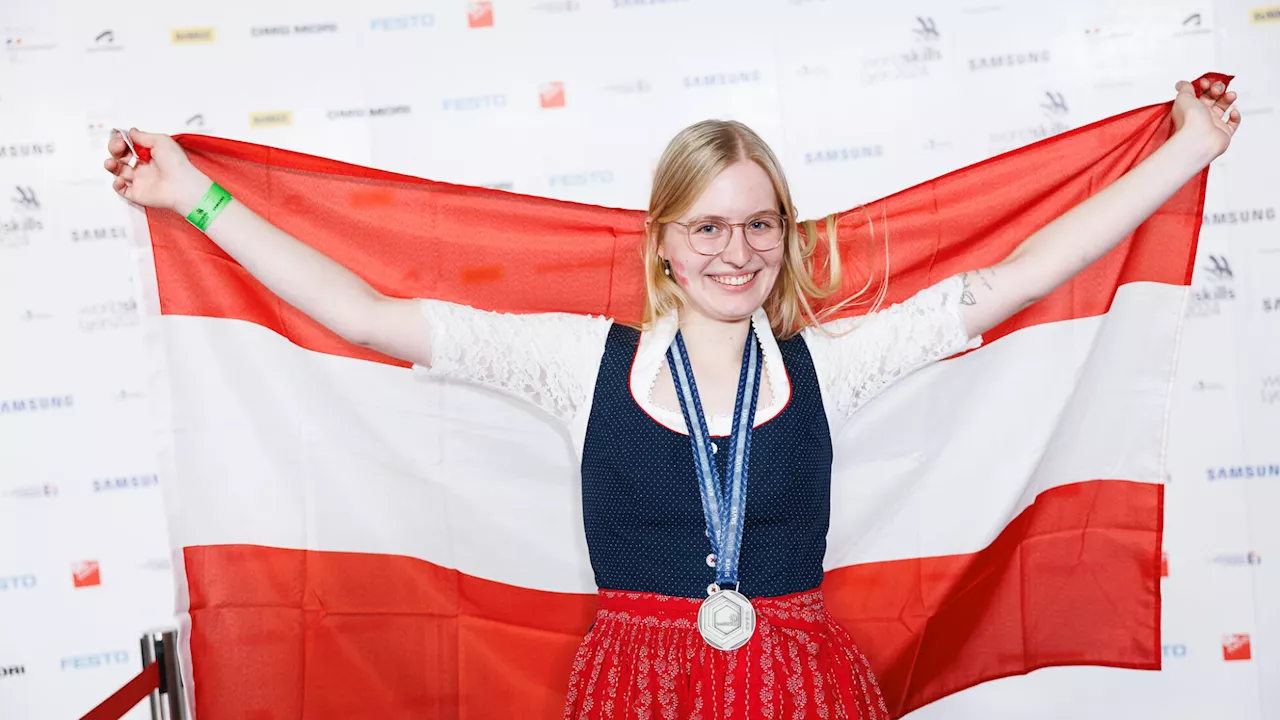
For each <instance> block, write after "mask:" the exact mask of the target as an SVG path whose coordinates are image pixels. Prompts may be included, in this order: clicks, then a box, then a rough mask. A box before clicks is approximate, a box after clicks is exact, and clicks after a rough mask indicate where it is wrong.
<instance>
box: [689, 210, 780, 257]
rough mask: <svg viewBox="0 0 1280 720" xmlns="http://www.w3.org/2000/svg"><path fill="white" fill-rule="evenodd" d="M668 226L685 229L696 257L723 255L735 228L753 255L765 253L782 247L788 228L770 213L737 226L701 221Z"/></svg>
mask: <svg viewBox="0 0 1280 720" xmlns="http://www.w3.org/2000/svg"><path fill="white" fill-rule="evenodd" d="M671 224H672V225H679V226H680V227H682V228H684V229H685V234H686V235H687V237H688V239H689V247H691V248H693V251H694V252H696V253H698V254H699V255H719V254H720V253H722V252H724V250H725V248H727V247H729V239H730V238H732V237H733V229H734V228H736V227H740V228H742V234H743V236H744V237H746V239H747V244H748V245H750V246H751V249H753V250H755V251H756V252H765V251H766V250H772V249H774V248H776V247H778V246H779V245H781V244H782V238H783V236H784V235H786V229H787V221H786V218H784V217H782V216H781V215H779V214H778V213H772V212H766V213H760V214H758V215H753V216H752V217H751V219H749V220H747V221H746V222H740V223H731V222H726V221H724V220H720V219H719V218H703V219H695V220H690V221H689V222H687V223H682V222H677V221H675V220H672V221H671Z"/></svg>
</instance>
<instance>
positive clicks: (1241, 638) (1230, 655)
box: [1222, 633, 1253, 660]
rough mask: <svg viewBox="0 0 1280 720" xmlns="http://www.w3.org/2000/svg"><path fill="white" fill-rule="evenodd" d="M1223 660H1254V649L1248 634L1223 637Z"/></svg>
mask: <svg viewBox="0 0 1280 720" xmlns="http://www.w3.org/2000/svg"><path fill="white" fill-rule="evenodd" d="M1222 659H1223V660H1252V659H1253V648H1252V644H1251V643H1250V642H1249V635H1248V633H1237V634H1234V635H1223V636H1222Z"/></svg>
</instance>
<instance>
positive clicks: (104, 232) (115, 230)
mask: <svg viewBox="0 0 1280 720" xmlns="http://www.w3.org/2000/svg"><path fill="white" fill-rule="evenodd" d="M127 237H129V233H128V231H127V230H125V229H124V228H123V227H97V228H81V229H79V230H72V231H71V242H87V241H90V240H124V239H125V238H127Z"/></svg>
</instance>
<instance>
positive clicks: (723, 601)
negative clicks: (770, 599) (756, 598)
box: [698, 590, 756, 650]
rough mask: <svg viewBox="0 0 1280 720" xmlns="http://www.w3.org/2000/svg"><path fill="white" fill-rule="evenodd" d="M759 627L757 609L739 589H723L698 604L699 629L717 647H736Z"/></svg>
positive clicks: (703, 637) (705, 638)
mask: <svg viewBox="0 0 1280 720" xmlns="http://www.w3.org/2000/svg"><path fill="white" fill-rule="evenodd" d="M755 631H756V609H755V608H753V607H751V601H750V600H748V599H747V598H746V597H745V596H743V595H742V594H741V593H739V592H737V591H736V590H720V591H719V592H715V593H712V594H711V596H710V597H708V598H707V599H706V600H703V601H702V607H700V608H698V632H700V633H702V639H704V640H706V641H707V644H708V645H710V646H711V647H713V648H716V649H717V650H737V649H738V648H740V647H742V646H743V645H746V644H747V641H748V640H750V639H751V635H752V634H753V633H755Z"/></svg>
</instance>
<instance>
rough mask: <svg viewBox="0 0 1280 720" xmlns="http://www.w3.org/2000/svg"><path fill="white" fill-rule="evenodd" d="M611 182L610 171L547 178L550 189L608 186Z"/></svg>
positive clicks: (588, 171)
mask: <svg viewBox="0 0 1280 720" xmlns="http://www.w3.org/2000/svg"><path fill="white" fill-rule="evenodd" d="M612 182H613V171H612V170H587V171H584V172H577V173H564V174H562V175H552V176H551V177H549V178H547V184H548V185H550V186H551V187H588V186H592V185H608V184H610V183H612Z"/></svg>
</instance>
